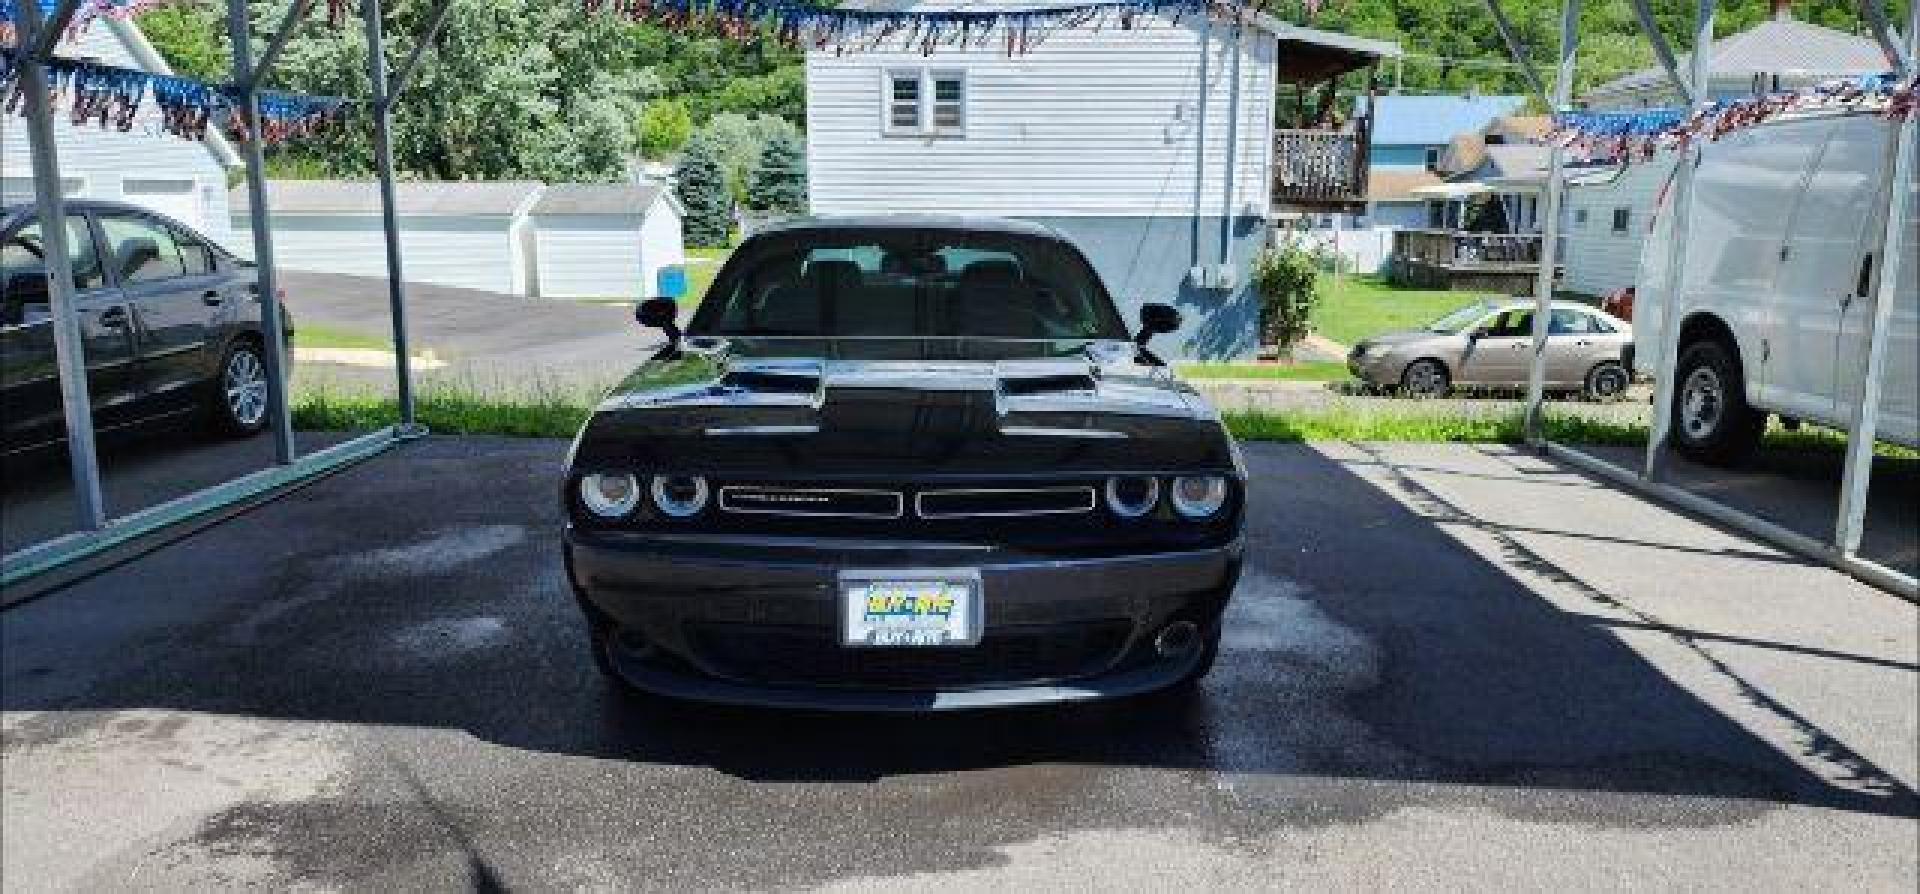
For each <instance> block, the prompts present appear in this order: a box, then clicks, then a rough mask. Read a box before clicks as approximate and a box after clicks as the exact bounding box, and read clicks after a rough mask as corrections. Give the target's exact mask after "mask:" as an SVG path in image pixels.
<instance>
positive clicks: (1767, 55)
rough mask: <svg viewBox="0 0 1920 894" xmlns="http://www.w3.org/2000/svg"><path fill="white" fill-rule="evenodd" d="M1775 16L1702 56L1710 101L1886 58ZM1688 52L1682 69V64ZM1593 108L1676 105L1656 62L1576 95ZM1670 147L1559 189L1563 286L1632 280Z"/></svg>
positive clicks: (1608, 287)
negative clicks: (1563, 208)
mask: <svg viewBox="0 0 1920 894" xmlns="http://www.w3.org/2000/svg"><path fill="white" fill-rule="evenodd" d="M1773 7H1774V15H1773V18H1772V19H1770V20H1768V21H1765V22H1762V23H1760V24H1759V25H1756V26H1754V27H1752V28H1749V29H1747V30H1745V31H1741V32H1738V33H1736V34H1731V35H1728V36H1726V37H1723V38H1721V39H1719V40H1716V41H1714V42H1713V46H1712V51H1711V53H1712V54H1711V56H1710V57H1709V59H1708V64H1709V69H1710V73H1711V78H1710V81H1709V83H1710V84H1711V92H1712V95H1713V98H1715V99H1719V100H1728V99H1741V98H1745V97H1749V96H1753V95H1755V94H1759V93H1770V92H1775V91H1780V90H1797V89H1803V88H1806V87H1809V86H1812V85H1813V84H1816V83H1819V82H1820V81H1823V80H1828V79H1832V78H1836V77H1852V76H1857V75H1865V74H1879V73H1881V72H1884V71H1886V70H1887V68H1888V65H1887V60H1886V57H1885V56H1884V55H1883V54H1882V53H1881V52H1880V46H1879V44H1877V43H1875V42H1874V41H1873V40H1872V39H1871V38H1866V37H1858V36H1855V35H1852V34H1847V33H1844V32H1840V31H1835V30H1833V29H1831V28H1824V27H1821V26H1819V25H1815V24H1812V23H1809V22H1802V21H1798V20H1796V19H1794V18H1793V16H1792V13H1791V7H1792V4H1791V3H1789V2H1787V0H1774V4H1773ZM1688 64H1689V63H1688V61H1687V57H1686V56H1682V57H1681V59H1680V70H1681V71H1683V72H1684V71H1687V70H1688ZM1583 100H1584V102H1585V105H1586V106H1587V108H1588V109H1590V110H1592V111H1610V110H1626V109H1636V108H1646V107H1660V106H1672V105H1675V104H1676V103H1677V102H1678V100H1677V99H1676V98H1675V96H1674V93H1673V91H1672V88H1671V86H1670V85H1669V84H1668V82H1667V75H1666V72H1665V70H1664V69H1660V68H1652V69H1647V70H1645V71H1640V72H1636V73H1634V74H1630V75H1627V76H1625V77H1622V78H1619V79H1617V80H1614V81H1611V82H1608V83H1606V84H1602V85H1601V86H1599V87H1596V88H1594V89H1593V90H1592V91H1591V92H1590V93H1588V94H1587V95H1586V96H1585V97H1583ZM1673 160H1674V154H1673V153H1670V152H1664V153H1661V154H1660V155H1659V156H1657V157H1656V158H1655V159H1654V160H1653V161H1650V162H1641V161H1639V160H1637V159H1635V160H1633V161H1632V162H1630V163H1628V164H1626V165H1624V166H1617V167H1616V166H1609V167H1606V168H1604V169H1598V170H1595V169H1588V170H1584V171H1578V172H1574V173H1573V175H1572V176H1573V179H1571V180H1570V181H1569V184H1568V190H1567V227H1568V234H1567V240H1566V249H1567V264H1566V279H1565V281H1564V283H1563V285H1564V287H1565V288H1566V289H1567V290H1568V291H1572V292H1578V293H1581V294H1584V295H1589V296H1596V297H1597V296H1604V295H1606V294H1608V293H1610V292H1613V291H1616V290H1618V289H1620V288H1623V287H1625V286H1629V285H1633V281H1634V277H1635V275H1636V274H1637V272H1638V271H1639V267H1640V249H1641V245H1642V242H1643V240H1644V239H1645V238H1646V234H1647V232H1648V228H1649V226H1650V225H1651V224H1652V222H1653V215H1654V213H1655V210H1656V207H1657V205H1658V202H1659V199H1660V197H1661V195H1662V194H1663V193H1664V192H1665V191H1666V189H1667V184H1668V182H1669V181H1670V180H1671V179H1672V175H1673Z"/></svg>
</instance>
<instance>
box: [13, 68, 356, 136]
mask: <svg viewBox="0 0 1920 894" xmlns="http://www.w3.org/2000/svg"><path fill="white" fill-rule="evenodd" d="M47 81H48V85H47V86H48V88H49V92H50V93H51V96H52V99H53V103H54V107H55V108H56V109H61V110H64V111H66V112H67V119H68V121H69V122H71V123H72V124H74V125H75V126H81V125H88V124H92V125H95V126H98V127H101V128H107V129H112V130H117V131H122V132H125V131H131V130H133V129H134V127H135V126H136V125H137V124H138V123H139V116H140V110H141V109H142V108H143V107H144V106H145V104H146V102H147V100H148V98H149V97H151V99H152V101H153V104H154V105H155V106H156V107H158V108H159V109H160V113H161V114H160V122H159V126H160V130H161V131H163V132H165V133H168V134H171V135H173V136H177V137H181V138H184V139H189V140H199V139H204V138H205V137H206V134H207V130H208V129H209V128H215V127H217V128H219V129H221V130H224V131H226V132H227V133H228V134H229V135H231V136H233V137H235V138H238V137H240V136H241V135H242V134H243V133H244V130H245V128H244V127H243V123H242V122H243V119H242V117H241V106H240V102H239V100H238V94H237V93H236V92H235V91H234V90H233V89H232V88H231V87H229V86H227V85H225V84H208V83H205V82H202V81H197V80H194V79H192V78H183V77H177V76H174V75H159V74H153V73H151V72H145V71H138V70H135V69H130V68H120V67H117V66H112V65H103V64H100V63H97V62H83V61H80V60H77V59H63V58H58V57H56V58H54V59H52V60H50V61H49V62H48V63H47ZM0 95H4V96H5V105H6V111H7V113H8V114H19V113H20V111H21V105H22V102H21V99H22V96H21V89H20V69H19V65H18V64H17V62H16V57H15V51H14V50H13V49H12V48H7V47H0ZM259 100H260V121H261V128H260V131H261V133H260V135H261V139H262V140H264V141H265V142H267V143H274V144H278V143H284V142H287V141H289V140H296V139H301V138H304V137H308V136H312V135H313V134H315V133H318V132H320V131H322V130H324V129H326V128H329V127H332V126H334V125H335V124H337V123H338V122H339V120H340V118H341V117H342V115H343V113H344V110H345V108H346V101H345V100H343V99H340V98H338V97H331V96H304V95H301V94H295V93H279V92H272V91H267V92H262V93H261V94H260V98H259Z"/></svg>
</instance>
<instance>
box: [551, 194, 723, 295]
mask: <svg viewBox="0 0 1920 894" xmlns="http://www.w3.org/2000/svg"><path fill="white" fill-rule="evenodd" d="M530 216H531V218H532V221H533V234H534V269H535V270H536V271H537V275H536V276H535V277H534V290H533V293H534V294H536V295H538V296H540V297H542V298H605V297H631V298H652V297H655V296H657V295H660V294H661V291H660V271H661V269H662V268H665V267H678V266H681V265H683V264H684V263H685V262H686V256H687V253H686V247H685V245H684V243H683V242H682V240H681V229H680V218H681V208H680V201H679V200H678V199H676V198H674V195H673V192H672V190H669V189H666V188H665V187H663V186H662V185H660V184H658V183H645V184H637V185H629V184H594V183H568V184H556V185H553V186H549V187H547V189H546V191H545V192H543V193H541V195H540V199H539V201H537V202H535V203H534V205H533V210H532V211H531V212H530Z"/></svg>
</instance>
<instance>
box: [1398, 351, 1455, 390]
mask: <svg viewBox="0 0 1920 894" xmlns="http://www.w3.org/2000/svg"><path fill="white" fill-rule="evenodd" d="M1452 387H1453V377H1452V376H1449V375H1447V367H1446V365H1445V364H1443V363H1441V362H1440V361H1438V360H1435V359H1433V358H1431V357H1428V358H1423V359H1420V360H1415V361H1413V362H1412V363H1409V364H1407V368H1406V371H1404V372H1402V373H1400V390H1401V391H1402V392H1403V393H1405V394H1406V395H1407V396H1408V397H1426V398H1433V397H1446V396H1447V391H1448V389H1450V388H1452Z"/></svg>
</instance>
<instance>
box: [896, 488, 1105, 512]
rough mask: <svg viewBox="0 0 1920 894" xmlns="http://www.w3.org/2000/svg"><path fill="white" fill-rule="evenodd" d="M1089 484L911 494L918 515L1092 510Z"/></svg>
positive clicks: (1093, 499) (1093, 502) (1092, 495)
mask: <svg viewBox="0 0 1920 894" xmlns="http://www.w3.org/2000/svg"><path fill="white" fill-rule="evenodd" d="M1096 505H1098V499H1097V498H1096V497H1095V495H1094V491H1093V488H1091V487H1004V488H967V489H956V490H926V491H921V492H920V493H919V495H918V496H916V497H915V498H914V514H916V515H918V516H920V517H921V518H992V517H1007V516H1019V515H1067V514H1072V513H1080V512H1092V511H1093V509H1094V507H1095V506H1096Z"/></svg>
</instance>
